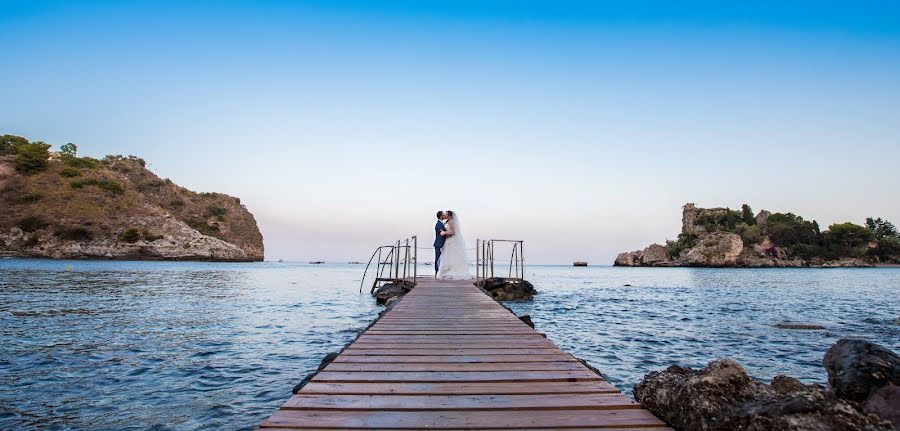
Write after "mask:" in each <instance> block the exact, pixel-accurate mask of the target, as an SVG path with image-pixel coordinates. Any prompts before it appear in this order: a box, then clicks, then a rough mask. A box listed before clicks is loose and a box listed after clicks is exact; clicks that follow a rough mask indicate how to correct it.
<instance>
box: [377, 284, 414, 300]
mask: <svg viewBox="0 0 900 431" xmlns="http://www.w3.org/2000/svg"><path fill="white" fill-rule="evenodd" d="M413 287H415V283H412V282H409V281H395V282H392V283H387V284H385V285H383V286H381V287H379V288H378V289H376V290H375V292H372V296H374V297H375V303H376V304H380V305H385V304H387V302H388V300H389V299H391V298H397V297H401V296H403V295H406V293H407V292H409V291H410V290H412V289H413Z"/></svg>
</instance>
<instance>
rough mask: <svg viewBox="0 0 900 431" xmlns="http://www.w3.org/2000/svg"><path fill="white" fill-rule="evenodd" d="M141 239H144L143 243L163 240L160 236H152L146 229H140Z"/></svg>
mask: <svg viewBox="0 0 900 431" xmlns="http://www.w3.org/2000/svg"><path fill="white" fill-rule="evenodd" d="M141 237H142V238H144V241H147V242H153V241H156V240H158V239H162V238H163V236H162V235H154V234H153V233H151V232H150V231H149V230H147V229H141Z"/></svg>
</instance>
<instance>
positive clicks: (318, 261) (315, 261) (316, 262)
mask: <svg viewBox="0 0 900 431" xmlns="http://www.w3.org/2000/svg"><path fill="white" fill-rule="evenodd" d="M323 263H325V261H324V260H314V261H312V262H310V263H309V264H310V265H321V264H323Z"/></svg>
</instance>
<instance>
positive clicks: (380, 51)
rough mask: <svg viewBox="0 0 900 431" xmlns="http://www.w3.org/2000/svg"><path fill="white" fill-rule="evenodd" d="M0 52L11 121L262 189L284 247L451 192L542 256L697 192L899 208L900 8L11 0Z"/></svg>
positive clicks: (419, 220) (453, 203)
mask: <svg viewBox="0 0 900 431" xmlns="http://www.w3.org/2000/svg"><path fill="white" fill-rule="evenodd" d="M0 53H2V58H3V60H4V67H3V68H2V69H0V91H2V94H3V97H4V103H3V104H0V133H14V134H20V135H24V136H26V137H29V138H31V139H41V140H45V141H47V142H49V143H51V144H54V145H60V144H63V143H66V142H74V143H76V144H78V145H79V146H80V148H81V150H82V153H84V154H89V155H95V156H101V155H104V154H107V153H114V154H134V155H138V156H141V157H143V158H145V159H146V160H148V161H149V163H150V166H151V168H152V169H153V170H154V171H155V172H156V173H158V174H159V175H161V176H163V177H169V178H172V179H173V180H174V181H175V182H177V183H179V184H182V185H185V186H187V187H189V188H192V189H194V190H198V191H219V192H224V193H229V194H232V195H235V196H239V197H241V199H242V201H243V202H244V203H245V204H246V205H247V206H248V208H249V209H250V210H251V211H252V212H253V213H254V214H255V215H256V218H257V221H258V222H259V224H260V227H261V229H262V231H263V234H264V236H265V239H266V247H267V257H268V258H271V259H278V258H285V259H300V260H306V259H326V260H336V261H343V260H360V259H363V258H364V257H365V255H367V253H368V251H369V250H371V249H372V248H374V246H375V245H377V244H380V243H383V242H386V241H390V240H391V239H393V238H396V237H400V236H405V235H410V234H419V235H420V236H422V237H428V236H429V235H430V227H431V225H432V223H433V219H432V217H433V213H434V211H435V210H437V209H446V208H450V209H455V210H457V211H459V212H460V213H461V214H462V215H463V217H464V219H465V225H466V230H467V237H468V238H467V239H468V240H469V241H471V242H474V239H475V238H476V237H480V238H484V237H505V238H517V239H524V240H526V241H527V244H528V248H529V257H530V258H531V259H530V260H532V262H536V263H537V262H541V263H556V262H559V263H567V262H571V261H572V260H576V259H579V260H580V259H584V260H589V261H591V262H592V263H609V262H611V260H612V258H613V257H614V256H615V254H616V253H617V252H619V251H623V250H629V249H635V248H639V247H643V246H645V245H647V244H649V243H650V242H655V241H662V240H664V239H666V238H670V239H671V238H674V237H675V236H676V235H677V233H678V230H679V227H680V207H681V205H682V204H684V203H685V202H696V203H697V204H698V205H701V206H731V207H739V206H740V204H741V203H744V202H747V203H749V204H750V205H751V206H753V208H755V209H759V208H766V209H770V210H773V211H793V212H795V213H798V214H801V215H804V216H805V217H807V218H814V219H817V220H819V221H820V223H821V224H823V225H827V224H830V223H834V222H843V221H854V222H857V223H860V222H862V221H863V219H864V218H865V217H866V216H873V215H874V216H882V217H887V218H889V219H892V220H894V221H895V222H896V221H900V200H898V199H896V197H895V195H896V188H897V185H898V184H900V170H898V169H896V166H897V162H898V157H897V155H896V154H897V153H896V152H897V149H898V148H900V102H898V101H900V3H897V2H752V3H750V2H742V3H732V4H726V3H725V2H682V3H678V4H676V3H674V2H599V1H595V2H523V1H516V2H513V1H509V2H489V1H488V2H467V1H454V2H440V1H426V2H422V1H380V2H379V1H364V2H363V1H360V2H340V1H328V2H288V1H284V2H42V1H23V2H8V1H2V0H0ZM426 242H429V241H426Z"/></svg>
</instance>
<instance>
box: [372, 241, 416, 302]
mask: <svg viewBox="0 0 900 431" xmlns="http://www.w3.org/2000/svg"><path fill="white" fill-rule="evenodd" d="M417 245H418V238H416V236H415V235H413V236H411V237H409V238H404V239H400V240H397V242H396V243H395V244H391V245H382V246H380V247H378V248H376V249H375V251H374V252H373V253H372V257H370V258H369V263H367V264H366V269H365V271H364V272H363V277H362V280H360V281H359V292H360V293H362V289H363V285H364V284H365V282H366V274H367V273H368V272H369V267H370V266H371V265H372V261H373V260H375V261H376V262H377V264H376V267H375V281H374V282H372V289H371V290H370V291H369V292H370V293H371V292H374V291H375V289H377V288H378V287H379V283H382V284H384V283H393V282H399V281H402V280H406V279H408V278H410V276H411V277H412V279H413V280H415V279H416V275H417V270H416V266H417V263H418V253H417V249H418V247H417ZM376 258H377V259H376Z"/></svg>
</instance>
